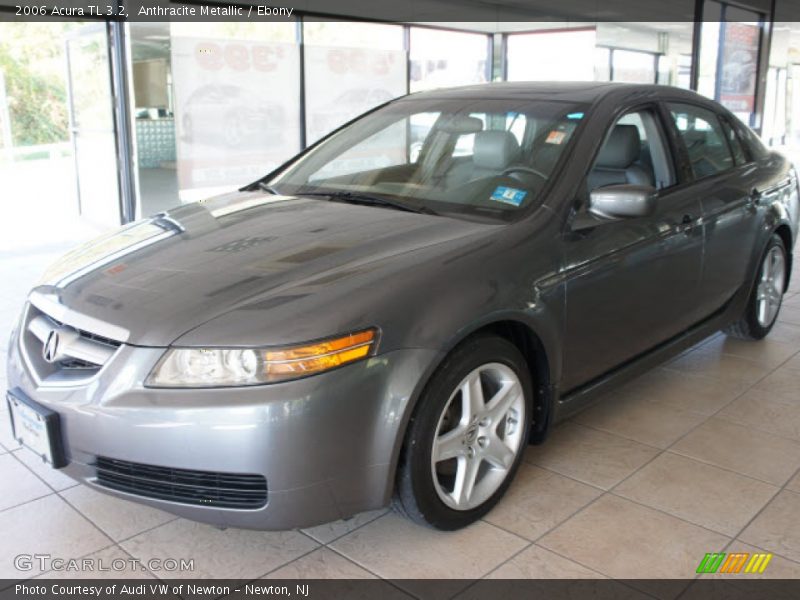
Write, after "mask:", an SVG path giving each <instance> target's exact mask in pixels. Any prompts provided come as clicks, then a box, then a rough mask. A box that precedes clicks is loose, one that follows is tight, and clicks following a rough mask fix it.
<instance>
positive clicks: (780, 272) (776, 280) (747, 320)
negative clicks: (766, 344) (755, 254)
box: [725, 234, 788, 340]
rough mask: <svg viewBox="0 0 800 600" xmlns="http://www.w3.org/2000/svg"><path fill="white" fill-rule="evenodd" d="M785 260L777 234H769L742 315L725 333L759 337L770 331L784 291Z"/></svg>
mask: <svg viewBox="0 0 800 600" xmlns="http://www.w3.org/2000/svg"><path fill="white" fill-rule="evenodd" d="M787 266H788V260H787V255H786V246H785V245H784V243H783V240H782V239H781V237H780V236H779V235H777V234H773V235H772V237H771V238H770V240H769V243H768V244H767V247H766V248H765V249H764V253H763V254H762V255H761V264H760V266H759V268H758V273H756V280H755V282H754V283H753V291H752V292H751V293H750V298H749V299H748V301H747V307H746V308H745V311H744V314H743V315H742V316H741V317H740V318H739V320H738V321H736V322H735V323H733V324H731V325H729V326H728V327H727V328H726V329H725V333H726V334H727V335H729V336H731V337H735V338H739V339H742V340H760V339H763V338H764V337H766V335H767V334H768V333H769V332H770V330H772V327H773V326H774V325H775V321H776V320H777V318H778V313H779V312H780V309H781V302H782V300H783V294H784V293H785V292H786V280H787V274H788V273H787Z"/></svg>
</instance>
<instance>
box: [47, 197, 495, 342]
mask: <svg viewBox="0 0 800 600" xmlns="http://www.w3.org/2000/svg"><path fill="white" fill-rule="evenodd" d="M487 227H493V226H491V225H488V226H487V225H485V224H481V223H473V222H468V221H464V220H459V219H452V218H447V217H439V216H431V215H423V214H416V213H411V212H402V211H396V210H391V209H387V208H380V207H371V206H361V205H352V204H343V203H339V202H330V201H327V200H324V199H319V198H303V197H295V196H276V195H270V194H265V193H262V192H237V193H232V194H226V195H224V196H219V197H216V198H212V199H210V200H208V201H205V202H199V203H195V204H189V205H185V206H182V207H179V208H177V209H174V210H171V211H168V212H166V213H161V214H160V215H157V216H155V217H153V218H150V219H146V220H143V221H139V222H137V223H134V224H132V225H130V226H127V227H125V228H122V229H121V230H119V231H117V232H114V233H112V234H109V235H106V236H103V237H101V238H99V239H97V240H94V241H92V242H89V243H88V244H85V245H83V246H81V247H79V248H77V249H75V250H73V251H72V252H70V253H69V254H67V255H66V256H64V257H63V258H62V259H61V260H59V261H58V262H57V263H56V264H54V265H53V266H52V267H51V268H50V269H49V270H48V271H47V272H46V273H45V276H44V279H43V281H42V284H41V285H40V286H38V287H37V288H36V290H35V293H36V295H37V296H38V297H41V298H47V299H48V302H50V303H57V304H59V305H61V306H60V307H59V308H60V309H63V310H59V313H61V314H63V311H64V310H67V311H74V312H76V313H78V314H80V315H82V316H85V317H89V318H91V320H92V322H95V323H97V322H100V323H103V324H108V325H109V326H110V327H109V330H112V331H114V332H115V335H113V336H108V337H114V338H116V339H119V341H124V342H127V343H130V344H134V345H142V346H166V345H169V344H171V343H172V342H173V341H175V340H176V339H177V338H178V337H180V336H181V335H182V334H184V333H186V332H188V331H190V330H192V329H194V328H196V327H198V326H199V325H202V324H203V323H205V322H207V321H209V320H211V319H215V318H217V317H219V316H221V315H224V314H226V313H228V312H229V311H233V310H253V311H256V310H262V311H263V310H266V311H268V310H269V307H270V303H271V302H276V301H277V302H285V301H286V299H287V298H291V297H292V295H291V290H292V289H293V288H296V287H300V286H302V289H303V297H307V296H308V295H309V294H313V295H316V296H319V299H320V303H321V305H322V304H324V299H325V295H326V294H328V293H330V294H331V295H333V296H336V297H341V292H342V289H341V286H347V285H348V278H349V276H350V275H352V274H354V273H362V272H363V271H364V270H371V271H375V270H380V269H381V265H382V264H385V263H387V262H388V261H387V259H390V258H392V259H395V260H393V261H392V263H394V264H393V266H392V269H393V270H394V271H396V269H397V259H398V257H401V258H400V260H405V261H407V262H408V268H409V269H411V268H413V266H414V258H413V257H412V256H411V255H413V254H414V253H415V252H418V251H420V250H421V249H424V248H429V247H431V246H435V245H437V244H443V243H445V242H449V241H452V240H456V239H460V238H464V237H469V236H471V235H473V234H477V233H478V232H480V231H484V230H485V229H486V228H487ZM373 275H374V273H373ZM373 280H374V278H373ZM333 288H336V289H335V293H333ZM251 314H254V313H251ZM65 320H66V319H65ZM95 333H99V334H101V335H102V334H103V332H102V331H96V332H95ZM120 338H124V339H120Z"/></svg>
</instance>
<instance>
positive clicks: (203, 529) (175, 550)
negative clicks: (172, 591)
mask: <svg viewBox="0 0 800 600" xmlns="http://www.w3.org/2000/svg"><path fill="white" fill-rule="evenodd" d="M121 546H122V548H123V549H124V550H125V551H126V552H128V553H130V554H131V555H132V556H134V557H136V558H139V559H141V560H150V559H152V558H159V559H163V558H173V559H177V560H180V559H182V558H183V559H194V571H191V572H190V571H185V572H180V571H176V572H175V573H170V577H180V578H229V579H254V578H257V577H261V576H262V575H264V574H265V573H267V572H269V571H271V570H273V569H275V568H277V567H279V566H281V565H283V564H286V563H288V562H290V561H292V560H294V559H295V558H297V557H299V556H301V555H303V554H306V553H307V552H310V551H311V550H313V549H314V548H315V547H316V546H317V544H316V542H314V541H312V540H311V539H310V538H308V537H307V536H305V535H303V534H302V533H299V532H297V531H281V532H266V531H250V530H245V529H226V530H221V529H216V528H215V527H211V526H210V525H204V524H202V523H194V522H192V521H186V520H184V519H178V520H176V521H172V522H170V523H167V524H166V525H162V526H161V527H157V528H155V529H151V530H150V531H146V532H144V533H142V534H140V535H137V536H136V537H134V538H131V539H129V540H126V541H124V542H122V544H121Z"/></svg>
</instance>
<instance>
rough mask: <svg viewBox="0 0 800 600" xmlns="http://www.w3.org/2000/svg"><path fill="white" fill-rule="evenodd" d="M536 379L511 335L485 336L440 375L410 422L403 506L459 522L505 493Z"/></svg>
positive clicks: (449, 523) (441, 521)
mask: <svg viewBox="0 0 800 600" xmlns="http://www.w3.org/2000/svg"><path fill="white" fill-rule="evenodd" d="M532 403H533V385H532V382H531V376H530V373H529V371H528V368H527V364H526V362H525V359H524V358H523V356H522V355H521V354H520V352H519V350H518V349H517V348H516V346H514V345H513V344H512V343H510V342H509V341H507V340H505V339H503V338H500V337H496V336H479V337H475V338H472V339H470V340H467V341H466V342H464V343H463V344H462V345H461V346H459V347H458V348H456V349H455V350H454V351H453V352H452V353H451V355H450V356H449V357H448V358H447V359H445V362H444V363H443V364H442V366H441V367H440V368H439V370H438V371H437V372H436V373H435V374H434V376H433V378H432V379H431V381H430V383H429V385H428V387H427V388H426V390H425V392H424V393H423V395H422V397H421V398H420V400H419V404H418V408H417V410H416V412H415V414H414V417H413V418H412V421H411V423H410V424H409V430H408V434H407V437H406V440H405V446H404V450H403V455H402V457H401V464H400V466H399V471H398V481H397V498H396V501H395V505H396V507H397V508H398V509H399V511H400V512H402V513H404V514H405V515H406V516H408V517H410V518H411V519H413V520H414V521H417V522H418V523H422V524H425V525H428V526H431V527H435V528H437V529H444V530H453V529H459V528H461V527H464V526H466V525H469V524H470V523H472V522H474V521H476V520H477V519H479V518H481V517H482V516H483V515H485V514H486V513H487V512H489V510H491V508H492V507H493V506H494V505H495V504H496V503H497V502H498V500H500V498H501V497H502V495H503V494H504V493H505V491H506V489H507V488H508V486H509V485H510V483H511V480H512V479H513V477H514V474H515V473H516V470H517V468H518V467H519V463H520V460H521V458H522V453H523V450H524V448H525V445H526V442H527V439H528V435H529V428H530V416H531V414H532V408H531V407H532Z"/></svg>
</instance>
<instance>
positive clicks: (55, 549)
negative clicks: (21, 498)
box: [0, 494, 112, 579]
mask: <svg viewBox="0 0 800 600" xmlns="http://www.w3.org/2000/svg"><path fill="white" fill-rule="evenodd" d="M0 531H1V532H2V535H3V540H6V543H2V544H0V579H1V578H12V577H32V576H34V575H38V574H39V573H41V572H42V569H39V568H38V564H34V565H33V568H32V569H30V570H17V569H16V568H15V565H14V557H15V556H17V555H19V554H50V555H51V556H52V557H53V558H63V559H70V558H80V557H82V556H85V555H87V554H90V553H92V552H95V551H97V550H100V549H102V548H105V547H107V546H110V545H111V544H112V542H111V540H110V539H109V538H108V537H106V536H105V535H103V534H102V533H100V531H99V530H98V529H97V528H96V527H95V526H94V525H92V524H91V523H90V522H89V521H87V520H86V519H85V518H84V517H82V516H81V515H80V514H79V513H78V511H76V510H75V509H74V508H72V507H71V506H70V505H69V504H67V503H66V502H64V500H62V499H61V498H59V497H58V496H57V495H55V494H51V495H50V496H45V497H44V498H40V499H38V500H34V501H33V502H29V503H28V504H23V505H22V506H17V507H15V508H10V509H8V510H6V511H3V512H0ZM9 542H10V543H9Z"/></svg>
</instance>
